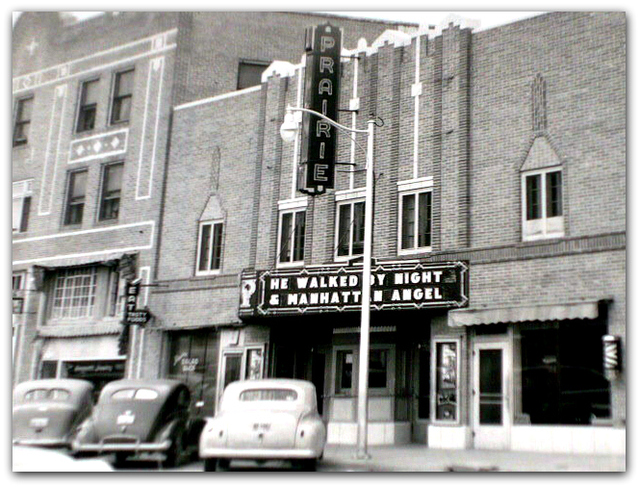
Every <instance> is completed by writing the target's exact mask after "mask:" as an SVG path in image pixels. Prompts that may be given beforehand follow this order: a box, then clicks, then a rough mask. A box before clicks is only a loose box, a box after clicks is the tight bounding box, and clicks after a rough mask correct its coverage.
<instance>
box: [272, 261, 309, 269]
mask: <svg viewBox="0 0 640 487" xmlns="http://www.w3.org/2000/svg"><path fill="white" fill-rule="evenodd" d="M297 267H304V261H303V260H302V261H296V262H278V263H277V264H276V269H292V268H297Z"/></svg>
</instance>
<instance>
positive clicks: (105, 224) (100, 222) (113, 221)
mask: <svg viewBox="0 0 640 487" xmlns="http://www.w3.org/2000/svg"><path fill="white" fill-rule="evenodd" d="M118 220H119V218H110V219H108V220H96V222H95V223H94V226H96V227H108V226H110V225H116V224H117V223H118Z"/></svg>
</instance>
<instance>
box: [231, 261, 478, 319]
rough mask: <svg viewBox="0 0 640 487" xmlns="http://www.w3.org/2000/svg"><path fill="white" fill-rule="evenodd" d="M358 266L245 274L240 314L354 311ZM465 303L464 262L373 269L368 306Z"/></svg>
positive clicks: (454, 305)
mask: <svg viewBox="0 0 640 487" xmlns="http://www.w3.org/2000/svg"><path fill="white" fill-rule="evenodd" d="M361 279H362V266H323V267H306V268H304V269H295V270H294V269H291V270H276V271H260V272H251V273H243V276H242V282H241V289H240V309H239V314H240V316H251V315H257V316H260V315H284V314H299V313H313V312H316V313H322V312H330V311H355V310H359V309H360V308H361V305H362V301H361V295H362V281H361ZM467 303H468V266H467V264H466V263H465V262H447V263H438V264H428V263H415V262H413V263H406V262H385V263H379V264H378V265H375V266H373V268H372V270H371V309H373V310H383V309H421V308H458V307H463V306H466V305H467Z"/></svg>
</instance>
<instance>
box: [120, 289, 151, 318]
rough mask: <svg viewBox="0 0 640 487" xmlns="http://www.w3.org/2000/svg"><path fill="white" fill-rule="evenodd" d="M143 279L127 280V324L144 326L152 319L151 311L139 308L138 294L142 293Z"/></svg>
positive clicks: (125, 312) (125, 313) (125, 309)
mask: <svg viewBox="0 0 640 487" xmlns="http://www.w3.org/2000/svg"><path fill="white" fill-rule="evenodd" d="M140 285H141V280H140V279H136V280H135V281H127V283H126V285H125V303H124V316H123V318H122V321H123V322H124V324H125V325H139V326H143V325H144V324H145V323H147V322H148V321H149V320H150V319H151V313H150V312H149V311H147V310H146V309H137V308H138V295H139V294H140Z"/></svg>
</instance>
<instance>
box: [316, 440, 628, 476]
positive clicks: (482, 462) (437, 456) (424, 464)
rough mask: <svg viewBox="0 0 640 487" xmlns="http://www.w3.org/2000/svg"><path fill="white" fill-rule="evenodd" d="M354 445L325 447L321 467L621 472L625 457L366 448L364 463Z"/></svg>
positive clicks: (414, 447) (412, 447)
mask: <svg viewBox="0 0 640 487" xmlns="http://www.w3.org/2000/svg"><path fill="white" fill-rule="evenodd" d="M355 452H356V447H355V446H354V445H327V446H326V448H325V452H324V458H323V460H322V464H324V465H326V466H328V467H330V468H331V469H332V470H333V469H334V468H335V469H336V470H340V471H344V472H624V471H625V469H626V466H625V457H624V456H618V455H574V454H567V453H536V452H512V451H490V450H439V449H429V448H427V447H426V446H425V445H417V444H410V445H394V446H370V447H369V448H368V453H369V455H370V456H371V458H370V459H368V460H358V459H356V458H355Z"/></svg>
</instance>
